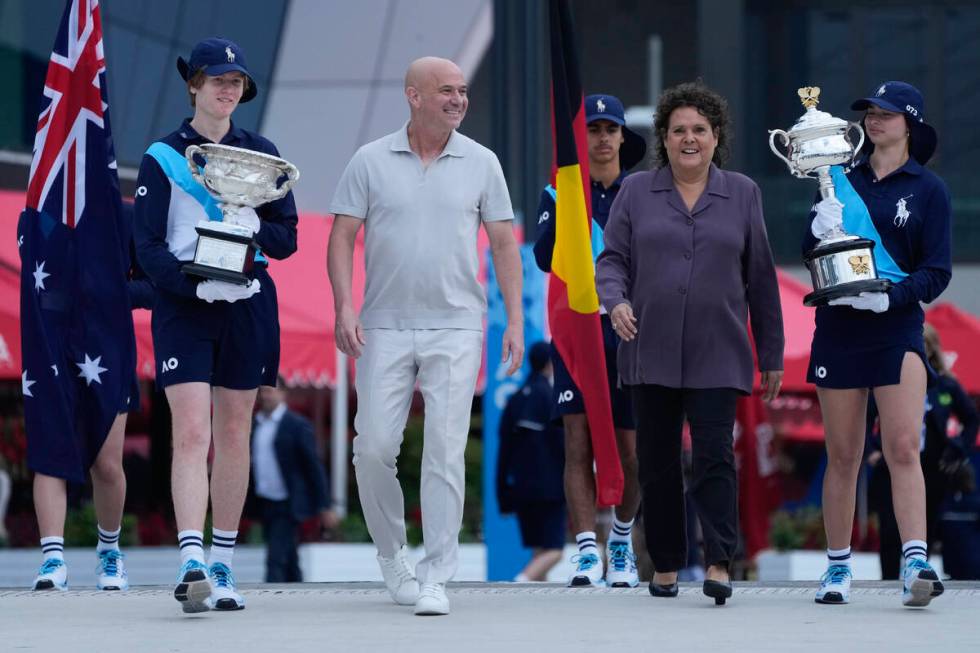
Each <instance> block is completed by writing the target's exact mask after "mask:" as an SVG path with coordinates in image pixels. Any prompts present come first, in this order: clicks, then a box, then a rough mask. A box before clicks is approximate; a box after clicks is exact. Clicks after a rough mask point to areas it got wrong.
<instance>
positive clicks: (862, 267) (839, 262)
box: [803, 234, 891, 306]
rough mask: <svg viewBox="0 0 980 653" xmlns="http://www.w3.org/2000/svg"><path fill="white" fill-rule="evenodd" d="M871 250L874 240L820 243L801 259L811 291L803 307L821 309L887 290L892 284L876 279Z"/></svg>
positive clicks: (846, 237)
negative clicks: (842, 298) (807, 275)
mask: <svg viewBox="0 0 980 653" xmlns="http://www.w3.org/2000/svg"><path fill="white" fill-rule="evenodd" d="M874 247H875V242H874V241H873V240H869V239H867V238H858V237H857V236H851V235H848V234H843V235H840V236H837V237H834V238H829V239H827V240H822V241H820V243H819V244H818V245H817V246H816V247H814V248H813V249H812V250H810V252H809V253H808V254H807V255H806V256H805V257H804V258H803V262H804V263H805V264H806V267H807V269H809V270H810V280H811V281H812V282H813V289H814V290H813V292H812V293H810V294H809V295H807V296H806V297H804V298H803V304H804V305H806V306H823V305H825V304H826V303H827V302H829V301H830V300H832V299H839V298H841V297H855V296H857V295H858V294H860V293H862V292H884V291H886V290H888V288H890V287H891V282H890V281H888V280H887V279H880V278H879V277H878V266H877V264H876V263H875V258H874Z"/></svg>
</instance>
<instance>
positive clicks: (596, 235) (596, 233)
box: [544, 184, 606, 261]
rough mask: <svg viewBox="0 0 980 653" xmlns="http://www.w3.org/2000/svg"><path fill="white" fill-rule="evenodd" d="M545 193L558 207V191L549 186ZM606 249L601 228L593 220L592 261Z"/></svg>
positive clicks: (545, 188)
mask: <svg viewBox="0 0 980 653" xmlns="http://www.w3.org/2000/svg"><path fill="white" fill-rule="evenodd" d="M544 190H545V192H547V193H548V194H549V195H551V199H552V201H554V203H555V205H556V206H557V205H558V191H556V190H555V187H554V186H552V185H551V184H548V185H547V186H545V187H544ZM605 248H606V239H605V237H604V236H603V232H602V227H600V226H599V223H598V222H596V221H595V220H592V260H593V261H595V260H596V259H598V258H599V254H602V250H604V249H605Z"/></svg>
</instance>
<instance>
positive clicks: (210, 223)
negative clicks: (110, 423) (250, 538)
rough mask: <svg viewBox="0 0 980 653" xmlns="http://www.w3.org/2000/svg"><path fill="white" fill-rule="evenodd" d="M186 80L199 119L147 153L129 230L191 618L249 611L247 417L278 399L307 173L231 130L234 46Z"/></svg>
mask: <svg viewBox="0 0 980 653" xmlns="http://www.w3.org/2000/svg"><path fill="white" fill-rule="evenodd" d="M177 69H178V71H179V73H180V75H181V77H182V78H183V80H184V81H185V82H186V85H187V86H186V88H187V93H188V96H189V100H190V104H191V106H192V107H193V109H194V116H193V118H190V119H187V120H185V121H184V122H183V123H182V124H181V125H180V127H178V128H177V130H176V131H174V132H172V133H171V134H169V135H167V136H166V137H164V138H162V139H160V140H158V141H156V142H154V143H152V144H151V145H150V147H149V148H148V149H147V151H146V154H145V155H144V156H143V161H142V163H141V165H140V172H139V178H138V180H137V186H138V188H137V191H136V207H135V221H134V236H135V240H136V252H137V256H138V257H139V261H140V263H141V265H142V267H143V269H144V270H145V271H146V273H147V275H148V276H149V277H150V279H151V280H152V281H153V284H154V286H155V288H156V299H155V303H154V306H153V322H152V331H153V349H154V354H155V357H156V383H157V386H158V387H162V388H163V389H164V392H165V393H166V395H167V401H168V402H169V404H170V408H171V413H172V415H173V466H172V476H171V481H172V488H173V497H174V514H175V516H176V518H177V529H178V534H177V536H178V541H179V546H180V571H179V572H178V574H177V584H176V587H175V589H174V598H175V599H177V601H179V603H180V605H181V607H182V608H183V611H184V612H189V613H193V612H203V611H205V610H209V609H211V610H241V609H242V608H244V607H245V599H244V598H243V597H242V596H241V594H239V593H238V591H237V589H236V583H235V577H234V575H233V574H232V555H233V553H234V547H235V542H236V538H237V536H238V523H239V519H240V517H241V512H242V507H243V505H244V502H245V493H246V490H247V487H248V475H249V432H250V431H251V418H252V408H253V406H254V404H255V396H256V390H257V389H258V386H259V385H275V379H276V375H277V373H278V367H279V322H278V306H277V301H276V289H275V284H274V283H273V282H272V277H270V276H269V273H268V271H267V267H268V265H269V259H282V258H286V257H287V256H289V255H291V254H292V253H293V252H295V251H296V224H297V215H296V204H295V202H294V200H293V196H292V192H291V191H290V188H291V187H292V185H293V184H294V183H295V182H296V180H297V179H298V178H299V172H298V171H297V170H296V167H295V166H293V165H291V164H289V163H287V162H286V161H284V160H282V159H281V158H279V152H278V151H277V150H276V147H275V145H273V144H272V143H271V142H270V141H269V140H267V139H265V138H263V137H262V136H259V135H258V134H255V133H253V132H249V131H246V130H244V129H241V128H240V127H237V126H236V125H235V124H234V123H233V122H232V121H231V114H232V113H233V112H234V111H235V109H236V108H237V107H238V105H239V103H241V102H248V101H249V100H251V99H252V98H254V97H255V95H256V92H257V89H256V84H255V80H254V78H253V77H252V75H251V74H250V73H249V70H248V66H247V65H246V63H245V53H244V52H243V51H242V49H241V48H240V47H239V46H238V45H237V44H236V43H234V42H232V41H229V40H227V39H221V38H210V39H206V40H204V41H202V42H200V43H198V44H197V45H196V46H195V47H194V50H193V51H192V52H191V56H190V59H189V60H184V59H183V58H178V59H177ZM212 442H213V444H214V462H213V465H212V468H211V474H210V478H209V474H208V452H209V449H210V447H211V444H212ZM209 499H210V503H211V507H212V517H213V530H212V538H211V539H212V546H211V550H210V554H209V556H208V559H207V562H205V555H204V547H203V543H204V533H203V529H204V523H205V515H206V513H207V509H208V502H209Z"/></svg>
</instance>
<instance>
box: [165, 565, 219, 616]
mask: <svg viewBox="0 0 980 653" xmlns="http://www.w3.org/2000/svg"><path fill="white" fill-rule="evenodd" d="M210 596H211V581H209V580H208V568H207V567H205V566H204V563H203V562H201V561H200V560H194V559H193V558H192V559H190V560H188V561H187V562H185V563H184V564H182V565H181V566H180V571H179V572H177V586H176V587H175V588H174V598H175V599H177V601H178V602H180V607H181V609H182V610H183V611H184V612H187V613H189V614H193V613H196V612H207V611H208V610H210V609H211V606H210V604H209V603H208V597H210Z"/></svg>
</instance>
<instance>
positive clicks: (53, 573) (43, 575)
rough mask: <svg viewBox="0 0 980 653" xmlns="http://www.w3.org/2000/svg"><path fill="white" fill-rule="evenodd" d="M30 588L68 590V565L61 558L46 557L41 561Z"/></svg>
mask: <svg viewBox="0 0 980 653" xmlns="http://www.w3.org/2000/svg"><path fill="white" fill-rule="evenodd" d="M31 589H34V590H61V591H62V592H66V591H68V566H67V565H66V564H65V561H64V560H62V559H61V558H48V559H47V560H45V561H44V562H43V563H41V568H40V569H38V570H37V578H35V579H34V585H33V586H32V587H31Z"/></svg>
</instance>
